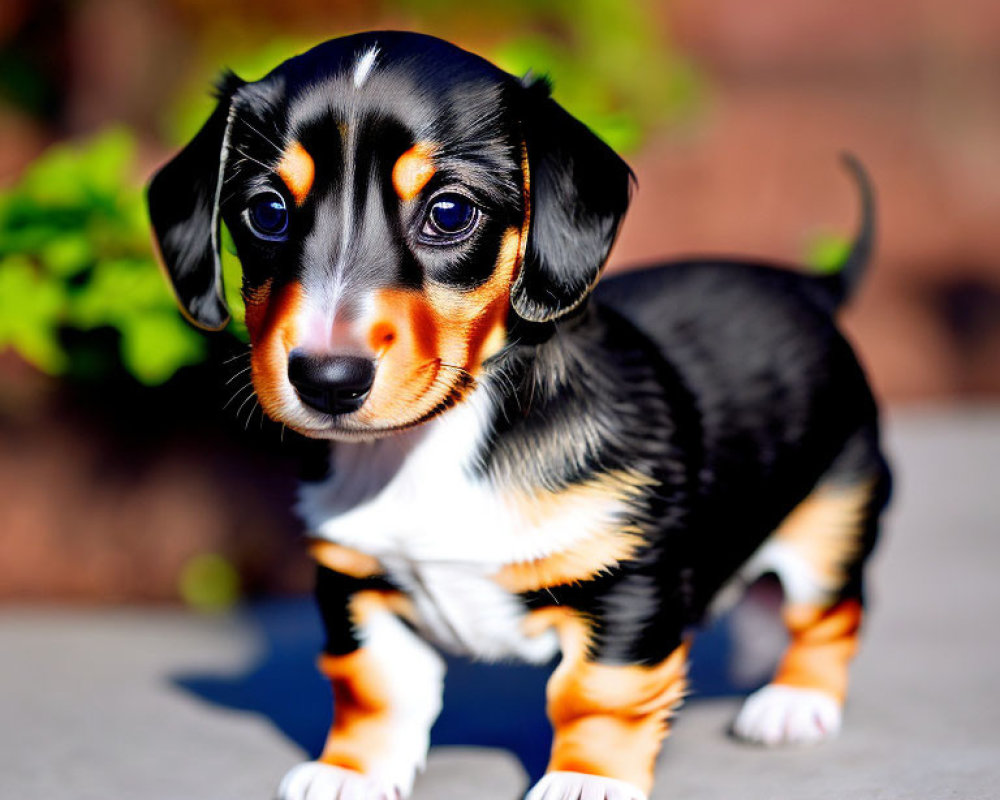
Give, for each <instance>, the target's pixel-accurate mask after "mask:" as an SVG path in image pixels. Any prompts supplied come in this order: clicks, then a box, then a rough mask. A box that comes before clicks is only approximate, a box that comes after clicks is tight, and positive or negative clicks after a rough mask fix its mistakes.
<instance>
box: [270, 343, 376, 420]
mask: <svg viewBox="0 0 1000 800" xmlns="http://www.w3.org/2000/svg"><path fill="white" fill-rule="evenodd" d="M288 380H289V381H290V382H291V384H292V386H294V387H295V391H296V392H298V394H299V397H300V398H301V399H302V402H303V403H305V404H306V405H307V406H311V407H312V408H315V409H316V410H317V411H322V412H323V413H324V414H347V413H348V412H350V411H357V410H358V409H359V408H361V406H362V404H363V403H364V402H365V398H366V397H368V392H369V390H370V389H371V388H372V382H373V381H374V380H375V363H374V362H373V361H372V360H371V359H369V358H359V357H358V356H326V355H310V354H308V353H303V352H302V351H301V350H292V352H291V353H289V355H288Z"/></svg>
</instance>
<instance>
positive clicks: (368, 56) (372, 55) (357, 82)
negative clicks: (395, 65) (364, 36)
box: [354, 45, 378, 88]
mask: <svg viewBox="0 0 1000 800" xmlns="http://www.w3.org/2000/svg"><path fill="white" fill-rule="evenodd" d="M376 58H378V46H377V45H372V46H371V47H369V48H368V49H367V50H365V52H363V53H362V54H361V55H360V56H358V60H357V62H356V63H355V64H354V86H355V88H357V87H360V86H361V84H363V83H364V82H365V79H366V78H367V77H368V75H369V73H371V71H372V67H374V66H375V59H376Z"/></svg>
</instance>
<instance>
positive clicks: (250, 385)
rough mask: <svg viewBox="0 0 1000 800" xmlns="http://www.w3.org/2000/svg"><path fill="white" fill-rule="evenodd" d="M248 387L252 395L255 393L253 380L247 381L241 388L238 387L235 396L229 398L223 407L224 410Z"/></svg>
mask: <svg viewBox="0 0 1000 800" xmlns="http://www.w3.org/2000/svg"><path fill="white" fill-rule="evenodd" d="M247 389H249V390H250V394H251V395H252V394H253V383H252V382H251V381H247V382H246V383H245V384H243V385H242V386H241V387H240V388H239V389H237V390H236V391H235V392H233V396H232V397H230V398H229V400H228V401H227V402H226V404H225V405H224V406H223V407H222V410H223V411H225V410H226V409H227V408H229V406H231V405H232V403H233V401H234V400H235V399H236V398H237V397H238V396H239V395H240V394H242V393H243V392H245V391H246V390H247Z"/></svg>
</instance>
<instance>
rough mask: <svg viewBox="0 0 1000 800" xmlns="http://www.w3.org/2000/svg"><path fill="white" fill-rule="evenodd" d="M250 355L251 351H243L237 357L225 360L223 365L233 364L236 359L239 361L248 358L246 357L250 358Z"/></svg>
mask: <svg viewBox="0 0 1000 800" xmlns="http://www.w3.org/2000/svg"><path fill="white" fill-rule="evenodd" d="M249 355H250V350H249V349H247V350H243V351H241V352H239V353H237V354H236V355H234V356H232V357H231V358H227V359H226V360H224V361H223V362H222V363H223V364H231V363H232V362H233V361H235V360H236V359H238V358H246V357H248V356H249Z"/></svg>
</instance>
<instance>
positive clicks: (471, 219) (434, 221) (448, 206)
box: [421, 194, 480, 244]
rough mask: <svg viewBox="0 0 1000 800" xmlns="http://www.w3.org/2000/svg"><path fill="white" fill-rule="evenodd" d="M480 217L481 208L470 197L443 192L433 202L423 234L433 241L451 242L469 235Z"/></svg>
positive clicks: (425, 237)
mask: <svg viewBox="0 0 1000 800" xmlns="http://www.w3.org/2000/svg"><path fill="white" fill-rule="evenodd" d="M479 217H480V211H479V209H478V208H477V207H476V206H475V205H474V204H473V203H472V201H471V200H469V199H468V198H465V197H462V196H461V195H459V194H442V195H439V196H438V197H436V198H435V199H434V201H433V202H432V203H431V206H430V208H429V209H428V211H427V219H426V221H425V222H424V227H423V230H422V231H421V234H422V236H423V237H424V239H426V240H429V241H431V242H434V243H436V242H441V243H447V244H451V243H453V242H456V241H461V240H462V239H464V238H465V237H466V236H468V235H469V234H470V233H471V232H472V230H473V229H474V228H475V227H476V223H478V222H479Z"/></svg>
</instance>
